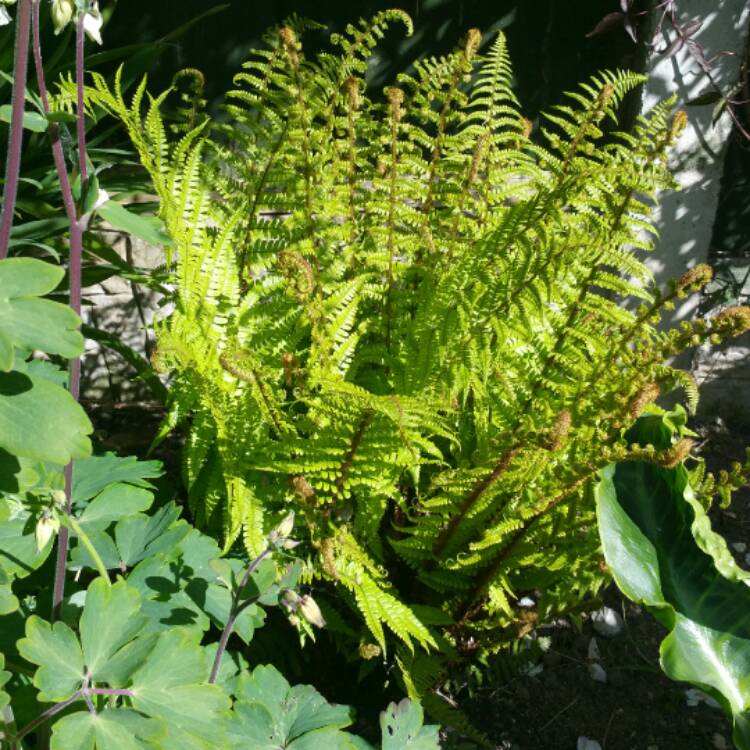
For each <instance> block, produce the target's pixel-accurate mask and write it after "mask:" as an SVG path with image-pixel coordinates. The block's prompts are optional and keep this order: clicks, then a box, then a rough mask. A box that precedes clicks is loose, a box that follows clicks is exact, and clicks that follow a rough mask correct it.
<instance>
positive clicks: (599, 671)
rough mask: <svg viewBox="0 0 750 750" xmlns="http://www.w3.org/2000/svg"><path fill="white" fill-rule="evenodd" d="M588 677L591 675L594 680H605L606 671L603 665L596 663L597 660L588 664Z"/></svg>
mask: <svg viewBox="0 0 750 750" xmlns="http://www.w3.org/2000/svg"><path fill="white" fill-rule="evenodd" d="M589 677H591V679H592V680H594V682H606V681H607V673H606V672H605V671H604V667H602V665H601V664H598V663H597V662H594V663H593V664H589Z"/></svg>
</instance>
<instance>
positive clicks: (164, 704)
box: [131, 628, 231, 748]
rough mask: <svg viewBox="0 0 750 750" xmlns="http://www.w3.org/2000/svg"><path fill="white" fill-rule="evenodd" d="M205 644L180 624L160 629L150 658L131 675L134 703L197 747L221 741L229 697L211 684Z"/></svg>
mask: <svg viewBox="0 0 750 750" xmlns="http://www.w3.org/2000/svg"><path fill="white" fill-rule="evenodd" d="M209 669H210V665H209V664H208V659H207V656H206V653H205V651H204V649H203V648H202V647H201V646H199V645H198V644H196V643H195V642H194V641H193V640H192V638H191V637H190V636H189V635H188V634H186V633H185V632H183V631H182V630H181V629H179V628H177V629H173V630H170V631H167V632H164V633H161V634H160V635H159V638H158V640H157V642H156V645H155V646H154V648H153V650H152V651H151V653H150V654H149V658H148V660H147V661H146V663H145V664H144V665H143V666H142V667H141V668H140V669H138V670H137V671H136V672H135V674H133V677H132V688H131V689H132V691H133V693H134V695H133V699H132V701H133V708H135V709H136V710H137V711H141V712H143V713H145V714H147V715H149V716H152V717H154V718H160V719H163V720H164V721H165V722H166V724H167V725H168V726H169V727H170V731H171V728H172V727H175V728H179V730H180V732H181V733H184V734H185V735H186V736H187V737H190V738H191V742H193V744H195V746H196V747H204V746H205V747H206V748H215V747H217V746H218V747H221V746H222V737H223V735H224V731H225V728H226V721H227V719H228V718H229V714H228V711H229V708H230V705H231V702H230V700H229V697H228V696H227V695H226V693H224V691H223V690H222V689H221V688H220V687H219V686H218V685H208V684H206V680H207V679H208V673H209Z"/></svg>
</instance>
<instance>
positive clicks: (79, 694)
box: [12, 687, 133, 743]
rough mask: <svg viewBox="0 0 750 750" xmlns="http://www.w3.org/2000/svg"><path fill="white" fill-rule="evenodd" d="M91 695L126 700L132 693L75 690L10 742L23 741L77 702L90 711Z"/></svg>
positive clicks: (105, 689) (40, 715)
mask: <svg viewBox="0 0 750 750" xmlns="http://www.w3.org/2000/svg"><path fill="white" fill-rule="evenodd" d="M92 695H117V696H122V697H126V698H132V697H133V691H132V690H127V689H126V688H88V687H82V688H81V689H80V690H76V692H75V693H73V695H71V696H70V698H68V699H67V700H64V701H61V702H60V703H55V705H54V706H52V707H50V708H48V709H47V710H46V711H45V712H44V713H41V714H39V716H37V717H36V719H34V721H32V722H30V723H29V724H27V725H26V726H25V727H24V728H23V729H21V731H20V732H18V733H17V734H15V735H13V737H12V742H13V743H17V742H18V740H20V739H23V738H24V737H25V736H26V735H27V734H29V732H33V731H34V730H35V729H36V728H37V727H38V726H40V725H41V724H44V722H45V721H47V720H48V719H51V718H52V717H53V716H56V715H57V714H59V713H60V711H63V710H65V709H66V708H67V707H68V706H70V705H72V704H73V703H75V702H76V701H77V700H81V699H83V700H84V701H85V702H86V703H87V705H89V710H91V707H92V706H93V704H91V696H92Z"/></svg>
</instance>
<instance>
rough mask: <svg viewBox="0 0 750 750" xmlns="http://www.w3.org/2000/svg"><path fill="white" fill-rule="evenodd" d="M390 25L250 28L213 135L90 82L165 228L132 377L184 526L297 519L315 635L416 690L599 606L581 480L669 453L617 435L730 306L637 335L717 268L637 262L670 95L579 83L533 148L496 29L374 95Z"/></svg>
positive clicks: (599, 573) (670, 130) (590, 516)
mask: <svg viewBox="0 0 750 750" xmlns="http://www.w3.org/2000/svg"><path fill="white" fill-rule="evenodd" d="M393 23H400V24H402V25H404V26H405V27H406V28H407V31H409V32H411V22H410V20H409V18H408V17H407V16H406V15H405V14H404V13H402V12H400V11H387V12H383V13H380V14H378V15H376V16H375V17H374V18H373V19H372V20H370V21H367V22H364V21H362V22H360V23H359V24H358V25H356V26H355V25H353V26H350V27H348V28H347V30H346V33H345V34H342V35H334V36H333V37H332V38H331V46H332V49H333V51H328V52H323V53H320V54H317V55H316V56H314V57H308V56H306V55H305V52H304V49H303V47H302V43H301V39H302V37H303V34H304V32H305V31H306V30H307V29H309V28H311V27H312V26H313V25H312V24H310V23H309V22H306V21H302V20H299V19H296V18H293V19H291V20H290V21H289V22H288V23H287V24H286V25H284V26H282V27H280V28H277V29H273V30H272V31H270V32H269V33H268V35H267V37H266V45H267V46H266V47H265V48H264V49H261V50H257V51H255V52H253V54H252V56H251V59H250V60H249V61H248V62H247V63H246V64H245V66H244V68H243V71H242V72H241V73H239V74H238V75H237V76H236V79H235V84H236V87H237V88H236V89H235V90H233V91H231V92H229V94H228V96H227V105H226V113H227V117H228V119H227V121H226V122H225V123H223V124H216V125H214V124H212V123H211V122H210V120H208V119H207V118H205V117H202V116H201V115H200V112H199V111H197V110H196V108H195V107H189V108H188V109H189V121H190V122H189V123H186V125H185V127H183V128H180V127H179V125H178V126H175V125H174V123H173V122H172V123H171V126H170V127H167V125H166V124H165V117H164V116H163V114H162V109H163V107H164V104H165V101H166V99H167V97H168V95H169V92H165V93H163V94H162V95H161V96H158V97H156V98H151V97H149V96H147V94H146V83H145V82H144V83H143V84H142V85H141V86H140V87H139V88H138V90H137V92H136V94H135V96H134V97H133V98H132V99H131V100H129V101H126V100H125V99H124V97H123V95H122V93H121V89H120V82H119V80H116V81H115V82H114V85H113V86H112V87H110V85H108V83H107V82H106V81H105V80H104V79H103V78H102V77H100V76H97V75H95V76H94V77H93V86H92V87H91V88H90V89H89V91H88V94H87V95H88V97H89V101H90V102H93V103H96V104H97V105H98V106H101V107H104V108H105V109H106V110H108V111H109V112H111V113H112V114H114V115H116V116H118V117H119V118H120V119H121V120H122V121H123V122H124V124H125V125H126V126H127V129H128V131H129V133H130V136H131V138H132V140H133V143H134V145H135V147H136V149H137V150H138V152H139V154H140V158H141V161H142V163H143V165H144V167H145V168H146V169H147V170H148V172H149V174H150V177H151V179H152V180H153V184H154V188H155V190H156V192H157V194H158V196H159V198H160V200H161V209H160V211H161V218H162V219H163V221H164V223H165V226H166V228H167V231H168V233H169V234H170V236H171V238H172V239H173V246H172V248H171V249H170V253H171V255H170V257H169V258H168V260H169V262H170V263H171V264H173V268H174V302H175V307H174V311H173V312H171V313H170V314H169V315H168V316H167V317H166V318H165V319H163V320H162V321H161V322H159V323H158V324H157V335H158V342H159V345H158V352H157V354H156V357H155V364H156V366H157V367H158V368H159V369H160V370H162V371H163V372H165V373H170V375H171V377H172V387H171V395H170V410H169V414H168V417H167V420H166V422H165V424H164V426H163V429H162V432H161V435H165V434H166V433H167V432H169V431H170V430H172V429H174V428H175V427H177V426H178V425H182V426H183V428H184V429H185V431H186V435H187V439H186V445H185V448H184V453H183V475H184V481H185V486H186V488H187V491H188V496H189V505H190V508H191V510H192V513H193V516H194V518H195V519H196V521H197V523H198V524H199V525H201V526H202V527H204V528H208V529H212V530H214V531H215V532H217V533H219V534H221V536H222V537H223V540H224V543H225V545H226V547H227V548H229V547H231V546H232V545H233V544H235V542H237V541H238V540H240V539H241V540H242V542H243V543H244V545H245V547H246V548H247V551H248V552H249V553H250V554H251V555H257V554H258V553H259V551H260V550H261V549H262V547H263V544H264V538H265V535H266V533H267V532H268V529H269V528H271V527H272V525H273V524H275V523H277V522H278V519H279V518H280V517H281V516H282V515H284V514H286V513H287V512H288V511H289V510H290V509H292V510H294V511H295V512H296V513H297V514H298V516H299V517H301V518H304V520H305V522H306V528H307V538H306V541H307V554H308V561H309V565H308V568H307V573H306V575H307V576H308V579H310V580H318V581H320V582H321V584H322V582H326V585H327V586H328V590H333V591H335V592H336V594H337V595H338V597H337V598H336V597H331V598H330V599H328V601H327V605H326V607H325V610H324V611H325V612H326V613H327V619H328V621H329V624H330V626H331V627H332V628H334V629H336V627H338V629H339V630H340V631H341V632H342V633H344V632H348V633H351V632H355V633H356V636H355V640H357V641H358V645H359V652H360V654H361V655H362V656H363V657H364V658H372V657H374V656H379V655H386V653H387V650H388V649H390V647H391V645H392V643H391V641H392V638H391V635H392V636H395V643H396V649H395V652H394V654H393V658H395V659H396V660H397V662H398V665H399V667H400V669H401V673H402V675H403V678H404V682H405V683H406V685H407V687H408V688H409V691H410V693H412V694H419V693H421V692H424V690H425V688H426V687H427V686H429V685H430V684H432V682H434V679H435V677H436V674H437V673H438V672H439V669H440V664H439V660H437V659H433V658H431V657H425V656H424V653H423V650H425V649H426V650H427V651H429V650H431V649H435V648H436V647H437V646H438V645H440V647H441V650H442V652H443V654H444V655H445V654H447V655H449V656H451V657H453V656H455V655H456V654H461V653H471V652H473V651H475V650H477V649H478V648H492V647H495V646H497V645H499V644H502V643H504V642H506V641H507V640H508V639H512V638H514V637H517V635H518V634H519V632H528V631H529V630H530V629H533V627H534V625H535V623H536V622H537V621H539V620H545V619H547V618H550V617H552V616H559V615H561V614H564V613H566V612H571V611H577V610H579V609H580V608H581V607H582V606H585V602H586V601H587V600H590V599H591V597H592V595H595V594H596V592H597V591H598V590H599V588H600V587H601V586H602V584H603V582H604V581H605V580H607V573H606V566H604V565H603V561H602V557H601V552H600V544H599V539H598V535H597V529H596V519H595V504H594V498H593V492H592V486H593V484H592V483H593V482H594V481H595V479H596V476H597V472H598V471H599V470H600V469H601V468H602V467H603V466H605V465H607V464H609V463H611V462H613V461H621V460H625V459H629V458H647V459H648V460H651V461H653V462H656V463H660V464H662V465H665V466H673V465H676V464H677V463H679V462H680V461H681V460H682V459H683V458H684V457H685V455H686V454H687V452H688V451H689V444H688V443H686V442H684V441H683V442H680V443H678V444H677V445H676V446H673V447H671V448H670V449H669V450H664V451H661V452H659V451H653V450H650V449H649V448H643V447H639V446H630V445H629V444H628V441H627V439H626V438H625V432H626V430H627V428H628V427H629V426H630V425H631V424H632V423H633V422H634V420H635V419H636V418H637V417H638V415H639V414H640V413H641V412H642V411H643V409H644V408H645V407H646V406H647V405H648V404H650V403H652V402H653V401H655V400H656V398H657V397H658V396H659V394H660V393H666V392H668V391H671V390H674V389H676V388H680V387H681V388H683V389H684V390H685V392H686V394H687V397H688V404H689V406H690V407H691V408H694V405H695V400H696V398H697V395H696V390H695V386H694V383H693V381H692V380H691V378H690V376H689V375H688V374H686V373H684V372H681V371H678V370H675V369H674V368H672V367H670V366H669V365H668V364H666V362H667V361H668V360H669V358H671V357H672V356H673V355H675V354H676V353H678V352H680V351H683V350H684V349H686V348H688V347H690V346H693V345H696V344H698V343H700V342H702V341H703V340H705V339H706V338H709V337H712V338H717V337H725V336H731V335H735V334H737V333H739V332H742V331H744V330H746V329H747V328H748V327H750V313H748V311H747V310H746V309H744V308H737V309H731V310H728V311H726V312H724V313H723V314H722V315H720V316H717V317H716V318H714V319H712V320H698V321H694V322H689V323H688V322H686V323H682V324H681V325H680V326H679V327H676V328H674V329H672V330H666V331H664V330H662V329H661V328H659V327H658V323H659V320H660V316H661V313H662V311H663V310H665V309H669V308H670V306H671V305H672V303H673V300H674V299H675V298H678V297H683V296H685V295H686V294H688V293H692V292H695V291H697V290H698V289H700V287H701V286H702V285H703V284H704V283H705V282H706V281H707V280H708V279H709V278H710V275H711V274H710V269H708V268H707V267H705V266H698V267H696V268H694V269H692V270H691V271H689V272H687V274H686V275H685V276H683V277H682V278H681V279H679V280H678V281H675V282H674V283H672V284H671V285H670V286H669V287H668V288H667V289H665V290H660V289H658V288H657V287H656V286H655V284H654V282H653V279H652V277H651V274H650V273H649V271H648V269H647V267H646V266H645V265H644V264H643V261H642V254H643V252H645V251H648V250H649V249H650V248H651V247H652V242H653V236H654V234H655V230H654V228H653V226H652V223H651V219H650V216H651V211H652V207H653V205H654V202H655V200H656V196H657V193H658V191H660V190H663V189H666V188H671V187H673V182H672V179H671V177H670V175H669V172H668V170H667V166H666V154H667V151H668V149H669V147H670V145H671V144H673V143H674V142H675V140H676V139H677V138H678V137H679V135H680V132H681V131H682V129H683V128H684V126H685V122H686V118H685V115H684V113H679V112H678V113H677V114H676V115H674V116H672V115H671V108H672V106H673V102H671V101H668V102H665V103H663V104H661V105H659V106H657V107H656V108H655V109H654V110H653V111H652V112H651V113H650V114H649V115H648V116H646V117H642V118H641V119H640V120H639V121H638V123H637V125H636V127H635V128H634V130H633V131H632V132H631V133H622V132H616V125H617V116H616V113H617V109H618V105H619V104H620V103H621V101H622V99H623V97H625V96H626V95H627V94H628V93H629V92H630V91H632V90H633V89H634V88H635V87H637V86H638V85H639V84H640V83H642V81H643V79H642V77H641V76H639V75H636V74H634V73H631V72H627V71H616V72H606V73H602V74H600V75H599V76H597V77H595V78H593V79H592V80H591V81H589V82H588V83H586V84H584V85H582V86H581V87H580V89H579V90H577V91H574V92H571V93H569V94H567V96H566V100H565V103H564V104H563V105H561V106H559V107H556V108H555V109H553V110H552V111H551V112H550V113H548V114H547V115H545V117H544V119H543V122H542V124H540V126H539V127H538V128H536V132H534V128H532V124H531V123H530V122H529V121H527V120H526V119H524V117H523V115H522V113H521V109H520V106H519V103H518V102H517V100H516V97H515V96H514V94H513V91H512V88H511V79H512V73H511V67H510V62H509V59H508V54H507V49H506V44H505V39H504V38H503V36H502V34H499V35H498V36H497V37H496V38H495V39H494V41H492V42H491V43H490V45H489V48H488V50H487V51H486V53H483V54H480V48H481V47H482V37H481V34H480V33H479V32H478V31H476V30H472V31H470V32H469V33H468V35H467V37H466V39H465V40H464V41H463V42H462V44H461V45H460V46H459V47H458V48H457V49H456V51H455V52H454V53H453V54H452V55H450V56H447V57H444V58H439V59H425V60H420V61H418V62H417V63H415V65H414V71H413V73H411V74H409V75H406V74H404V75H401V76H399V79H398V81H397V85H395V86H392V87H389V88H387V89H385V91H384V92H383V93H384V95H383V97H382V98H380V99H378V98H370V96H369V93H368V91H367V88H366V85H365V77H366V73H367V68H368V60H369V58H370V57H371V55H372V53H373V50H374V48H375V45H376V43H377V41H378V40H379V39H380V38H381V37H382V36H383V34H384V33H385V30H386V27H387V26H388V25H390V24H393ZM199 99H200V92H199V91H198V92H197V93H196V94H195V101H196V102H199ZM190 124H194V125H195V126H194V127H189V125H190ZM173 133H177V134H178V135H173ZM633 302H635V304H633ZM325 588H326V587H325V586H323V589H324V590H325ZM524 595H531V596H532V597H534V599H535V607H534V608H533V609H531V610H529V609H528V608H519V607H518V606H517V601H518V600H519V598H520V597H521V596H524ZM323 598H324V599H325V593H323ZM342 603H343V605H344V606H342ZM347 605H348V606H347ZM357 613H359V616H360V617H361V622H363V623H364V625H365V626H366V627H359V628H357V627H355V628H354V629H353V630H352V625H355V626H356V623H357V618H356V614H357ZM389 633H390V635H389ZM415 646H419V647H421V649H417V650H416V651H415V648H414V647H415ZM428 709H429V705H428Z"/></svg>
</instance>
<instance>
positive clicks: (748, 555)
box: [745, 552, 750, 565]
mask: <svg viewBox="0 0 750 750" xmlns="http://www.w3.org/2000/svg"><path fill="white" fill-rule="evenodd" d="M745 565H750V552H747V553H746V554H745Z"/></svg>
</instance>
